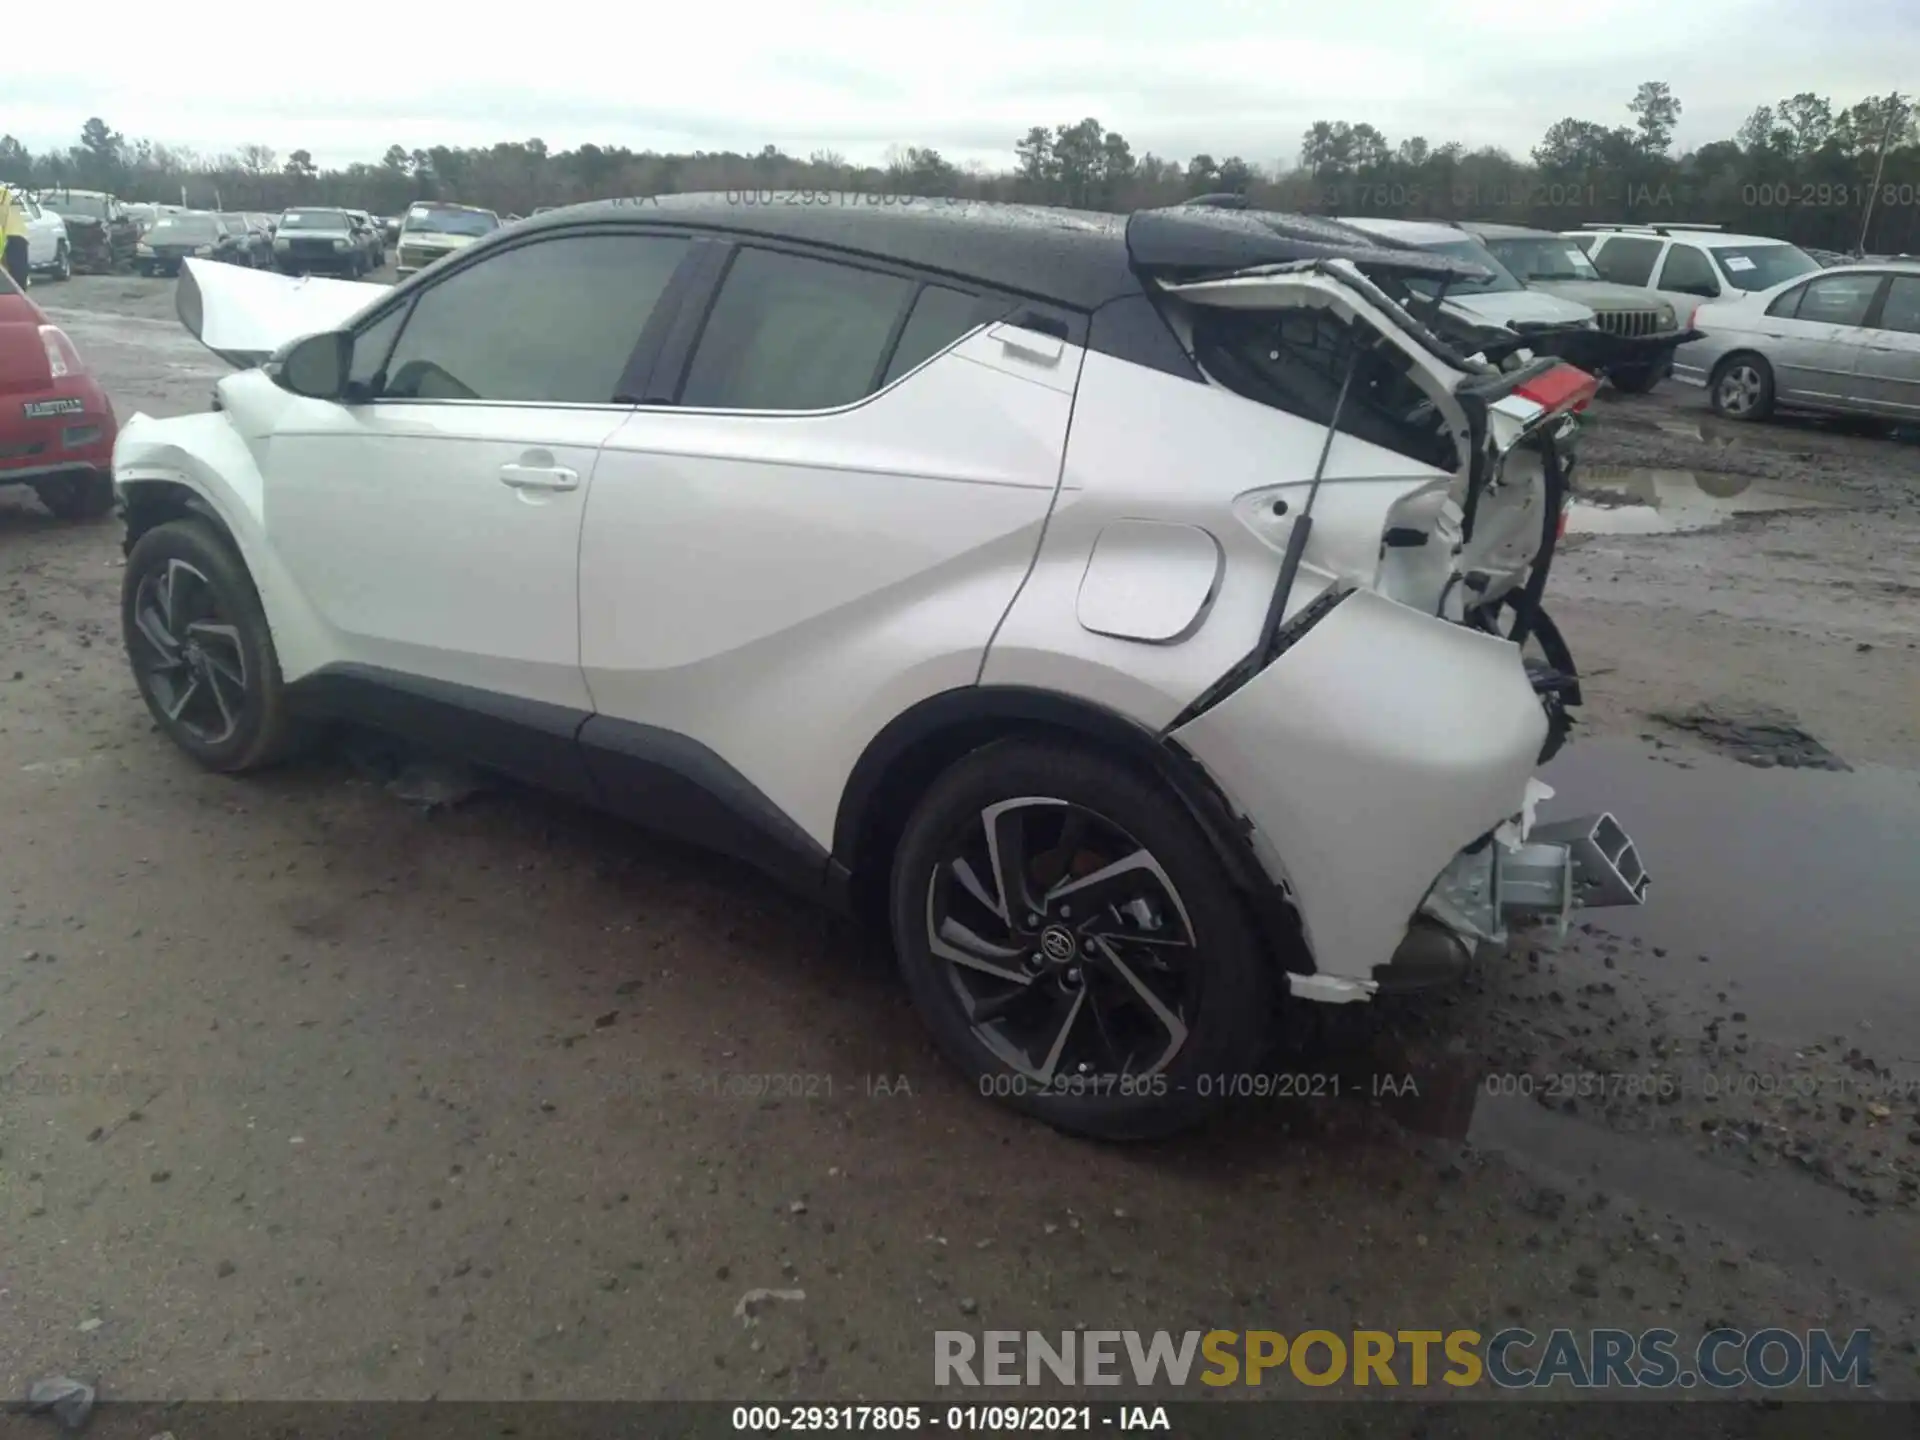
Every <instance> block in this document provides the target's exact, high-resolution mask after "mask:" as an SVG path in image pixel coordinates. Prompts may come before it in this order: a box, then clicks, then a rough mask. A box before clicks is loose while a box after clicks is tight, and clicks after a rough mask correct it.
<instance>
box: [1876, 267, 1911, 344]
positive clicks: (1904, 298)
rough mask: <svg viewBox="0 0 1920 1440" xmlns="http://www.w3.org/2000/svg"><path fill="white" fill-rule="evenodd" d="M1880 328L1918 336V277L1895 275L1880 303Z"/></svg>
mask: <svg viewBox="0 0 1920 1440" xmlns="http://www.w3.org/2000/svg"><path fill="white" fill-rule="evenodd" d="M1880 328H1881V329H1882V330H1898V331H1900V332H1901V333H1902V334H1906V335H1920V275H1896V276H1894V277H1893V283H1892V284H1891V285H1890V286H1888V287H1887V298H1886V299H1885V300H1884V301H1883V302H1881V307H1880Z"/></svg>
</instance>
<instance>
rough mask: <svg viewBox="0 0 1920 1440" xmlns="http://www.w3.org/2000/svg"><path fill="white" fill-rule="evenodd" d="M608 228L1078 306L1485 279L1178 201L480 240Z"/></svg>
mask: <svg viewBox="0 0 1920 1440" xmlns="http://www.w3.org/2000/svg"><path fill="white" fill-rule="evenodd" d="M756 202H757V203H756ZM769 202H770V203H769ZM606 219H623V220H630V221H634V222H641V223H654V224H680V225H689V226H698V227H700V228H703V229H710V230H719V231H726V232H730V233H733V234H737V235H740V236H743V237H744V236H759V237H762V238H767V239H779V240H795V241H802V242H806V243H808V244H814V245H821V246H828V247H832V248H835V249H841V250H845V251H847V252H849V253H850V254H858V255H867V256H871V257H873V258H875V259H881V260H888V261H892V262H894V263H896V264H901V265H909V266H913V267H915V268H917V269H925V270H934V271H940V272H944V273H946V274H949V275H952V276H954V277H956V278H960V279H966V280H971V281H973V282H974V283H976V284H981V285H987V286H991V287H993V288H995V289H999V290H1007V291H1012V292H1014V293H1016V294H1024V295H1031V296H1034V297H1036V298H1039V299H1044V300H1050V301H1054V302H1055V303H1058V304H1062V305H1068V306H1072V307H1073V308H1075V309H1080V310H1093V309H1096V308H1098V307H1099V306H1101V305H1103V304H1105V303H1107V302H1108V301H1110V300H1115V299H1118V298H1121V297H1124V296H1128V295H1137V294H1139V293H1140V291H1141V288H1142V287H1141V283H1140V275H1139V272H1140V271H1141V270H1148V271H1155V272H1180V273H1184V274H1193V273H1203V272H1208V271H1224V270H1239V269H1245V268H1248V267H1251V266H1256V265H1273V264H1284V263H1286V262H1289V261H1294V260H1324V259H1349V260H1353V261H1355V262H1356V263H1357V264H1360V265H1362V266H1363V267H1366V268H1369V269H1388V270H1392V271H1395V272H1398V273H1410V274H1422V275H1435V276H1439V275H1451V276H1460V275H1479V274H1480V273H1481V272H1480V270H1479V268H1478V267H1476V266H1472V265H1468V264H1464V263H1463V262H1460V261H1456V260H1452V259H1449V258H1447V257H1444V256H1439V255H1432V254H1428V253H1426V252H1423V251H1409V250H1406V249H1402V248H1400V247H1394V246H1386V245H1382V244H1381V243H1379V242H1378V241H1377V240H1376V239H1375V238H1374V237H1372V236H1370V235H1368V234H1366V233H1365V232H1363V231H1359V230H1355V229H1352V228H1351V227H1349V226H1346V225H1342V224H1340V223H1339V222H1338V221H1334V220H1324V219H1320V218H1318V217H1315V216H1311V215H1289V214H1282V213H1279V212H1275V211H1258V210H1234V209H1223V208H1220V207H1218V206H1213V205H1174V206H1169V207H1166V208H1164V209H1158V210H1142V211H1138V212H1136V213H1135V214H1133V215H1131V216H1126V215H1112V214H1106V213H1103V212H1099V211H1092V210H1068V209H1062V208H1059V207H1057V206H1051V205H1013V204H1002V203H997V202H992V201H985V200H957V199H940V198H918V197H907V196H893V195H875V194H861V193H854V192H847V193H839V192H829V191H819V190H799V191H781V190H772V191H769V190H761V191H758V192H754V191H729V192H718V191H715V192H708V193H700V194H685V195H660V196H640V197H637V198H634V199H630V200H596V201H589V202H587V203H585V204H581V205H568V206H563V207H561V208H560V209H557V210H549V211H546V212H545V213H543V214H536V215H532V216H529V217H527V218H526V219H524V220H520V221H518V222H516V223H515V224H513V225H512V226H511V227H509V229H508V231H507V232H505V233H504V234H503V235H502V236H501V237H500V238H499V239H497V240H493V239H490V240H488V241H482V242H480V243H481V244H488V243H506V242H507V238H508V237H509V236H523V235H526V234H528V233H529V232H531V231H537V230H545V229H549V228H560V227H566V226H571V225H577V224H579V223H580V222H582V221H583V220H606Z"/></svg>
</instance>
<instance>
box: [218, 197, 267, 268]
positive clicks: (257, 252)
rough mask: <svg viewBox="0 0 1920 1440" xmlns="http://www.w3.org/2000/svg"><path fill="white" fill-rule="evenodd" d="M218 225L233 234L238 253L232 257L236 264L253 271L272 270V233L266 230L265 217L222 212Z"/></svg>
mask: <svg viewBox="0 0 1920 1440" xmlns="http://www.w3.org/2000/svg"><path fill="white" fill-rule="evenodd" d="M220 223H221V224H223V225H225V226H226V227H227V229H228V230H230V231H232V232H233V236H234V240H235V243H236V245H237V247H238V249H239V252H240V253H239V254H237V255H236V256H234V260H235V261H236V263H238V264H242V265H247V266H250V267H251V268H253V269H255V270H271V269H272V268H273V232H272V231H270V230H268V229H267V227H266V224H265V217H263V216H260V215H246V214H241V213H239V212H237V211H222V212H221V215H220Z"/></svg>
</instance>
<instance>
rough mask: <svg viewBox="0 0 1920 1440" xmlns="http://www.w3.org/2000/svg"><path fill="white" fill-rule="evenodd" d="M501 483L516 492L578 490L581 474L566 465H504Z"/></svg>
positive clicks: (501, 472) (501, 470)
mask: <svg viewBox="0 0 1920 1440" xmlns="http://www.w3.org/2000/svg"><path fill="white" fill-rule="evenodd" d="M500 483H501V484H502V485H510V486H512V487H513V488H514V489H515V490H578V489H579V488H580V472H579V471H578V470H569V469H568V468H567V467H566V466H564V465H502V466H501V467H500Z"/></svg>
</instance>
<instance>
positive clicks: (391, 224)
mask: <svg viewBox="0 0 1920 1440" xmlns="http://www.w3.org/2000/svg"><path fill="white" fill-rule="evenodd" d="M380 238H381V239H383V240H385V241H386V242H387V246H388V248H389V249H391V248H392V247H394V246H396V245H398V244H399V243H400V217H399V216H398V215H382V216H381V217H380Z"/></svg>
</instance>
